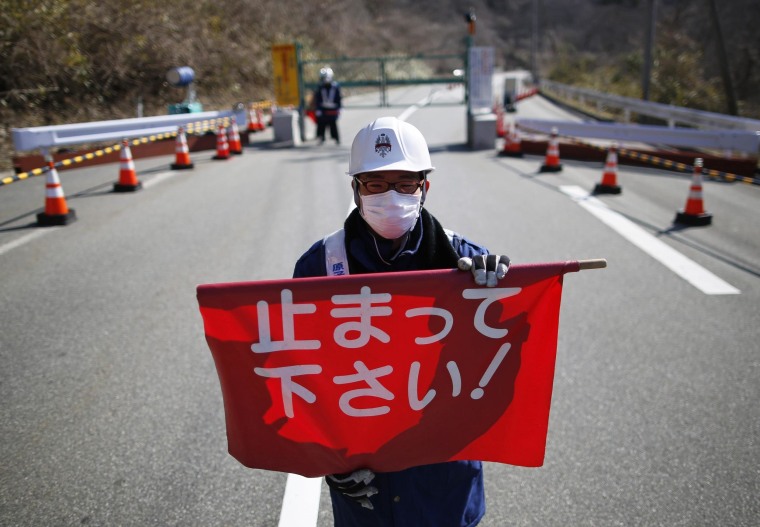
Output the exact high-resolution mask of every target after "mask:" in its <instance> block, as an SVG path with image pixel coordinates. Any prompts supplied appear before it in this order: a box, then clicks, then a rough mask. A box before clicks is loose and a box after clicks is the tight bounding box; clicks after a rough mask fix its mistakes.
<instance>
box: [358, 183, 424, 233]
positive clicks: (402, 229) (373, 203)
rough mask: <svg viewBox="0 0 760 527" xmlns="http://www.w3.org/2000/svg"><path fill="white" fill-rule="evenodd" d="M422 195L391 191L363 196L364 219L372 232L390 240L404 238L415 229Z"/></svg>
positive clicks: (361, 209) (362, 210)
mask: <svg viewBox="0 0 760 527" xmlns="http://www.w3.org/2000/svg"><path fill="white" fill-rule="evenodd" d="M421 198H422V196H421V195H420V194H401V193H399V192H396V191H395V190H389V191H388V192H383V193H382V194H368V195H366V196H361V202H362V203H361V205H362V206H361V207H360V210H359V212H361V215H362V218H364V220H365V221H366V222H367V223H368V224H369V226H370V227H372V230H373V231H375V232H376V233H377V234H379V235H380V236H382V237H383V238H386V239H388V240H395V239H396V238H400V237H402V236H403V235H404V234H406V233H407V232H408V231H410V230H412V229H413V228H414V225H415V224H416V223H417V217H418V216H419V215H420V199H421Z"/></svg>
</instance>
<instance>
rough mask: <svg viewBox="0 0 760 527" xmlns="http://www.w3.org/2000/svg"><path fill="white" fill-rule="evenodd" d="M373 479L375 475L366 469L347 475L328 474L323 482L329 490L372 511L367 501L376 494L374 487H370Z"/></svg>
mask: <svg viewBox="0 0 760 527" xmlns="http://www.w3.org/2000/svg"><path fill="white" fill-rule="evenodd" d="M373 479H375V473H374V472H372V471H371V470H370V469H368V468H362V469H359V470H355V471H354V472H351V473H348V474H328V475H327V476H325V481H327V484H328V485H329V486H330V487H331V488H333V489H335V490H337V491H338V492H340V493H341V494H343V495H344V496H346V497H347V498H350V499H352V500H353V501H355V502H357V503H358V504H359V505H361V506H362V507H364V508H365V509H370V510H374V507H373V506H372V502H371V501H369V499H370V498H371V497H372V496H374V495H375V494H377V492H378V491H377V488H376V487H373V486H371V485H370V482H371V481H372V480H373Z"/></svg>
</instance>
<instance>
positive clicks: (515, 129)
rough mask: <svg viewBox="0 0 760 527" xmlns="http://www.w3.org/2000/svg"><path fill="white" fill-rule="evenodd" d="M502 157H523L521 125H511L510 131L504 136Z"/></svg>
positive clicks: (500, 153)
mask: <svg viewBox="0 0 760 527" xmlns="http://www.w3.org/2000/svg"><path fill="white" fill-rule="evenodd" d="M499 155H500V156H509V157H522V156H523V151H522V139H521V138H520V130H519V125H518V124H517V123H510V124H509V130H508V131H507V132H506V134H505V135H504V147H503V148H502V150H501V152H499Z"/></svg>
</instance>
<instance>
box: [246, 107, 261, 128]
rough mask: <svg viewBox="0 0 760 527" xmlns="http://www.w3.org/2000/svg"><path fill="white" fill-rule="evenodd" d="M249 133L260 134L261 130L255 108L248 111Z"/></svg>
mask: <svg viewBox="0 0 760 527" xmlns="http://www.w3.org/2000/svg"><path fill="white" fill-rule="evenodd" d="M248 131H249V132H258V131H259V129H258V128H257V126H256V110H254V109H253V108H249V109H248Z"/></svg>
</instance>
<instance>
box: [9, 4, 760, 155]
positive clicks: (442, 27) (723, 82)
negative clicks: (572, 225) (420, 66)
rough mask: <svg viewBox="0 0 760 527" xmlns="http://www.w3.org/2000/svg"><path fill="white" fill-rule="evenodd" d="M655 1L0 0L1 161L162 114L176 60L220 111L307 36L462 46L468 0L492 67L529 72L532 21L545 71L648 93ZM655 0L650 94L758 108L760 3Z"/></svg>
mask: <svg viewBox="0 0 760 527" xmlns="http://www.w3.org/2000/svg"><path fill="white" fill-rule="evenodd" d="M649 2H650V0H512V1H509V2H507V1H505V0H500V1H496V0H472V1H469V2H461V1H457V0H387V1H385V2H373V1H369V0H313V1H310V2H302V1H295V0H215V1H211V0H194V1H192V0H163V1H162V2H154V1H152V0H119V1H117V0H98V1H95V0H0V54H1V56H2V60H0V117H2V122H3V128H2V129H1V130H0V169H7V168H10V149H11V145H10V129H11V128H13V127H22V126H38V125H44V124H62V123H68V122H84V121H91V120H100V119H115V118H123V117H133V116H134V115H135V111H136V110H135V108H136V105H137V101H138V100H140V101H141V102H142V104H143V105H144V114H145V115H156V114H162V113H166V106H167V104H171V103H176V102H178V101H180V100H182V98H183V96H184V93H183V92H181V91H180V90H179V89H178V88H175V87H172V86H169V85H168V83H167V82H166V80H165V75H166V72H167V71H168V70H169V69H171V68H173V67H176V66H184V65H188V66H191V67H192V68H193V69H194V70H195V72H196V78H197V81H196V89H197V91H198V94H199V96H200V99H201V101H202V102H203V104H204V106H205V107H206V108H208V109H213V108H223V107H228V105H231V104H233V103H234V102H238V101H255V100H263V99H267V98H270V97H271V96H272V84H271V71H272V67H271V59H270V47H271V45H272V44H274V43H282V42H293V41H298V42H299V43H300V44H301V45H302V49H303V56H304V58H306V59H318V58H320V57H334V56H373V57H377V56H384V55H394V54H410V53H411V54H417V53H425V54H441V53H459V52H463V51H464V49H465V42H466V35H467V25H466V23H465V20H464V14H465V12H467V11H468V10H470V9H472V10H473V11H474V13H475V14H476V16H477V32H476V35H475V37H474V43H475V45H479V46H493V47H494V48H495V49H496V56H497V66H498V67H500V68H504V69H513V68H524V69H530V68H531V65H532V63H533V60H532V59H533V55H532V53H531V49H532V43H533V37H534V28H535V29H537V31H536V32H535V35H537V40H536V42H537V43H538V46H537V54H536V55H535V58H536V60H535V63H536V65H537V68H538V73H539V75H540V76H541V78H547V79H551V80H555V81H558V82H562V83H567V84H573V85H578V86H585V87H590V88H594V89H597V90H602V91H608V92H613V93H618V94H622V95H626V96H632V97H640V96H641V93H642V65H643V62H644V58H643V57H644V50H645V42H646V41H647V28H648V27H649V21H650V18H649V9H648V6H649ZM656 5H657V11H656V31H655V33H654V52H653V65H652V69H651V88H650V97H649V98H650V100H653V101H658V102H664V103H670V104H676V105H680V106H688V107H692V108H700V109H705V110H709V111H716V112H722V113H731V112H732V109H733V108H735V109H736V113H738V114H739V115H742V116H746V117H755V118H760V90H759V89H758V87H760V32H758V31H757V27H758V24H760V10H758V9H757V3H756V0H730V1H727V2H718V1H717V0H657V1H656ZM712 5H715V6H716V10H715V13H714V12H713V11H712V9H711V6H712ZM534 6H536V7H537V13H538V18H537V22H538V24H537V25H534V23H533V22H534V18H533V8H534ZM715 15H717V17H716V16H715ZM716 21H717V22H718V23H719V25H718V26H716ZM717 28H720V29H721V31H718V30H717ZM721 33H722V35H723V39H722V43H723V45H721V39H720V38H719V37H720V35H721ZM722 57H726V59H725V60H723V59H722ZM337 73H338V75H339V76H340V72H337ZM732 99H734V100H735V101H736V103H735V105H734V106H733V107H732V106H731V104H730V103H731V100H732Z"/></svg>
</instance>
